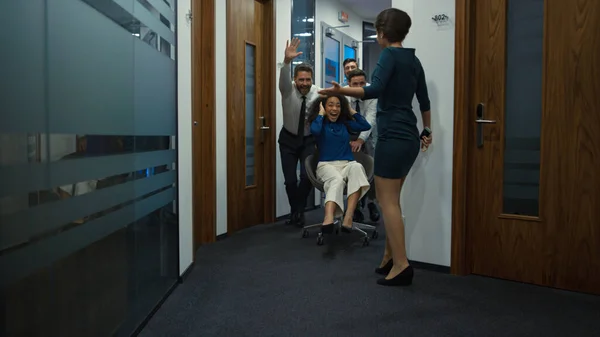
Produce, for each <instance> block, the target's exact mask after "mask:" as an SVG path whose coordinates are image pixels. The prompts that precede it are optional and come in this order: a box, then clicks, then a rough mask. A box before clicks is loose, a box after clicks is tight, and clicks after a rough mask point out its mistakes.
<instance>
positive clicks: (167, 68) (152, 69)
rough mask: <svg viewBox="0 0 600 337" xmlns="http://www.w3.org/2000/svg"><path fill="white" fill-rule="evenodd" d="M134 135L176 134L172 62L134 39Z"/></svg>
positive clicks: (174, 87) (173, 63) (173, 68)
mask: <svg viewBox="0 0 600 337" xmlns="http://www.w3.org/2000/svg"><path fill="white" fill-rule="evenodd" d="M134 54H135V68H134V69H135V70H134V79H135V90H134V91H135V92H134V95H135V120H134V123H135V134H136V135H175V134H176V125H175V124H176V123H175V122H176V118H175V117H176V113H177V112H176V110H175V107H176V106H177V105H176V101H175V97H176V90H175V89H176V86H175V79H176V77H175V61H173V60H172V59H171V58H169V57H167V56H165V55H164V54H162V53H160V52H158V51H157V50H156V49H154V48H152V47H151V46H149V45H148V44H146V43H144V42H143V41H141V40H138V39H135V40H134Z"/></svg>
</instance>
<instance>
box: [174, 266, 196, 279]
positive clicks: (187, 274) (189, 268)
mask: <svg viewBox="0 0 600 337" xmlns="http://www.w3.org/2000/svg"><path fill="white" fill-rule="evenodd" d="M192 269H194V262H192V264H190V265H189V266H188V267H187V268H186V269H185V270H184V271H183V273H182V274H181V275H179V277H178V278H177V283H180V284H181V283H183V281H185V279H186V278H187V277H188V276H189V275H190V273H191V272H192Z"/></svg>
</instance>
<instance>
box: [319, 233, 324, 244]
mask: <svg viewBox="0 0 600 337" xmlns="http://www.w3.org/2000/svg"><path fill="white" fill-rule="evenodd" d="M323 241H324V240H323V235H321V234H319V236H318V237H317V246H322V245H323Z"/></svg>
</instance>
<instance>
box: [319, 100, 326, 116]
mask: <svg viewBox="0 0 600 337" xmlns="http://www.w3.org/2000/svg"><path fill="white" fill-rule="evenodd" d="M319 115H321V116H325V108H323V102H321V103H319Z"/></svg>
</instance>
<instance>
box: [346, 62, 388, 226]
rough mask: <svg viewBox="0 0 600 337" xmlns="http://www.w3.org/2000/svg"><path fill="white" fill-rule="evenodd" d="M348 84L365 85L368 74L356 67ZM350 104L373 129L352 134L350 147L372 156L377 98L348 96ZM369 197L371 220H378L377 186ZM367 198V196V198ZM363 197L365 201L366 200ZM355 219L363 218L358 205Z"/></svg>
mask: <svg viewBox="0 0 600 337" xmlns="http://www.w3.org/2000/svg"><path fill="white" fill-rule="evenodd" d="M346 78H347V79H348V84H349V86H351V87H364V86H366V85H367V75H366V74H365V72H364V71H362V70H361V69H358V68H357V69H354V70H351V71H349V72H348V73H347V74H346ZM348 101H349V102H350V106H351V107H352V108H353V109H354V110H356V112H358V113H360V114H361V115H363V117H365V119H366V120H367V122H369V124H371V129H370V130H368V131H363V132H360V133H353V134H351V135H350V139H351V141H350V147H351V148H352V151H353V152H359V151H363V152H365V153H367V154H368V155H370V156H375V145H376V143H377V99H368V100H361V99H358V98H354V97H348ZM367 197H368V198H369V199H370V202H369V203H368V204H367V206H368V208H369V217H370V218H371V221H378V220H379V218H380V214H379V210H378V209H377V205H376V204H375V187H374V186H372V188H371V189H370V190H369V193H368V194H367ZM365 199H366V198H365ZM365 199H363V201H364V200H365ZM354 220H355V221H357V222H361V221H362V220H363V214H362V211H361V210H360V209H359V208H358V207H357V208H356V211H355V213H354Z"/></svg>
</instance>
